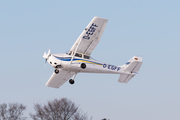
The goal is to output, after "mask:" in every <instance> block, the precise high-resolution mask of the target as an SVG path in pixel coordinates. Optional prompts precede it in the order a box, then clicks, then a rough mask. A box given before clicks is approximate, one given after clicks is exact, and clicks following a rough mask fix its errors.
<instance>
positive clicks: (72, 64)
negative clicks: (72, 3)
mask: <svg viewBox="0 0 180 120" xmlns="http://www.w3.org/2000/svg"><path fill="white" fill-rule="evenodd" d="M107 22H108V20H107V19H104V18H99V17H94V18H93V19H92V20H91V22H90V23H89V24H88V26H87V27H86V29H85V30H84V31H83V32H82V34H81V35H80V36H79V38H78V39H77V40H76V42H75V43H74V45H73V46H72V48H71V49H70V52H68V53H64V54H50V50H49V51H48V53H47V54H46V53H45V52H44V55H43V57H44V58H45V59H46V61H48V63H49V64H50V65H52V66H53V67H54V68H55V70H54V73H53V74H52V76H51V77H50V79H49V80H48V82H47V83H46V86H48V87H53V88H59V87H60V86H61V85H63V84H64V83H65V82H66V81H68V80H69V79H70V78H71V77H72V78H71V79H70V80H69V83H70V84H74V79H75V77H76V75H77V73H80V72H81V73H110V74H120V77H119V80H118V82H121V83H127V82H128V81H129V80H130V79H131V78H132V77H134V76H135V75H136V74H137V73H138V71H139V69H140V67H141V65H142V58H141V57H137V56H134V57H132V58H131V59H130V60H129V61H128V62H127V63H125V64H124V65H122V66H115V65H111V64H106V63H103V62H99V61H96V60H94V59H93V58H91V57H90V55H91V53H92V51H93V50H94V48H95V47H96V45H97V44H98V43H99V41H100V39H101V36H102V34H103V32H104V29H105V27H106V24H107Z"/></svg>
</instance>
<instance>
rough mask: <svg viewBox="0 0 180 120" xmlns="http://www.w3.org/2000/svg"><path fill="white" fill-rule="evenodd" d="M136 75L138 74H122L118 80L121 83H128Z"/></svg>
mask: <svg viewBox="0 0 180 120" xmlns="http://www.w3.org/2000/svg"><path fill="white" fill-rule="evenodd" d="M135 75H136V74H121V75H120V77H119V80H118V82H120V83H127V82H129V80H130V79H131V78H132V77H134V76H135Z"/></svg>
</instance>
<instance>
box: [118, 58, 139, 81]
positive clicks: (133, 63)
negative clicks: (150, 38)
mask: <svg viewBox="0 0 180 120" xmlns="http://www.w3.org/2000/svg"><path fill="white" fill-rule="evenodd" d="M141 65H142V57H137V56H134V57H132V58H131V59H130V60H129V61H128V62H127V63H126V64H124V65H123V66H122V67H123V68H124V69H123V71H124V73H122V74H121V75H120V77H119V80H118V82H121V83H127V82H129V81H130V79H131V78H132V77H134V76H135V75H136V74H137V73H138V71H139V69H140V67H141Z"/></svg>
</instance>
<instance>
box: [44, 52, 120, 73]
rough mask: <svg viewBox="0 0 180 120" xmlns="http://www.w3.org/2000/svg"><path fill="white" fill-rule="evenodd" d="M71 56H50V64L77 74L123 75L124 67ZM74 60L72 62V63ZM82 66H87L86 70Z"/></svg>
mask: <svg viewBox="0 0 180 120" xmlns="http://www.w3.org/2000/svg"><path fill="white" fill-rule="evenodd" d="M72 57H73V56H71V55H69V54H66V53H65V54H50V56H49V58H48V60H47V61H48V63H49V64H50V65H52V66H53V67H54V68H56V69H57V68H58V69H63V70H67V71H73V72H76V73H79V72H84V73H110V74H120V73H122V72H123V71H122V67H120V66H115V65H110V64H106V63H103V62H99V61H96V60H94V59H92V58H90V57H87V58H84V57H81V56H80V57H77V56H74V57H73V59H72ZM71 60H72V61H71ZM82 64H85V68H82V66H81V65H82Z"/></svg>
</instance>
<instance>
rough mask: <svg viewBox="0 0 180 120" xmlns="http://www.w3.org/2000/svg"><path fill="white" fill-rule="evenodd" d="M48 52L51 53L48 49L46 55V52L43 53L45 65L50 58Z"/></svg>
mask: <svg viewBox="0 0 180 120" xmlns="http://www.w3.org/2000/svg"><path fill="white" fill-rule="evenodd" d="M50 51H51V49H49V51H48V53H47V54H46V52H44V55H43V58H45V64H46V63H47V60H48V58H49V56H50Z"/></svg>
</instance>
